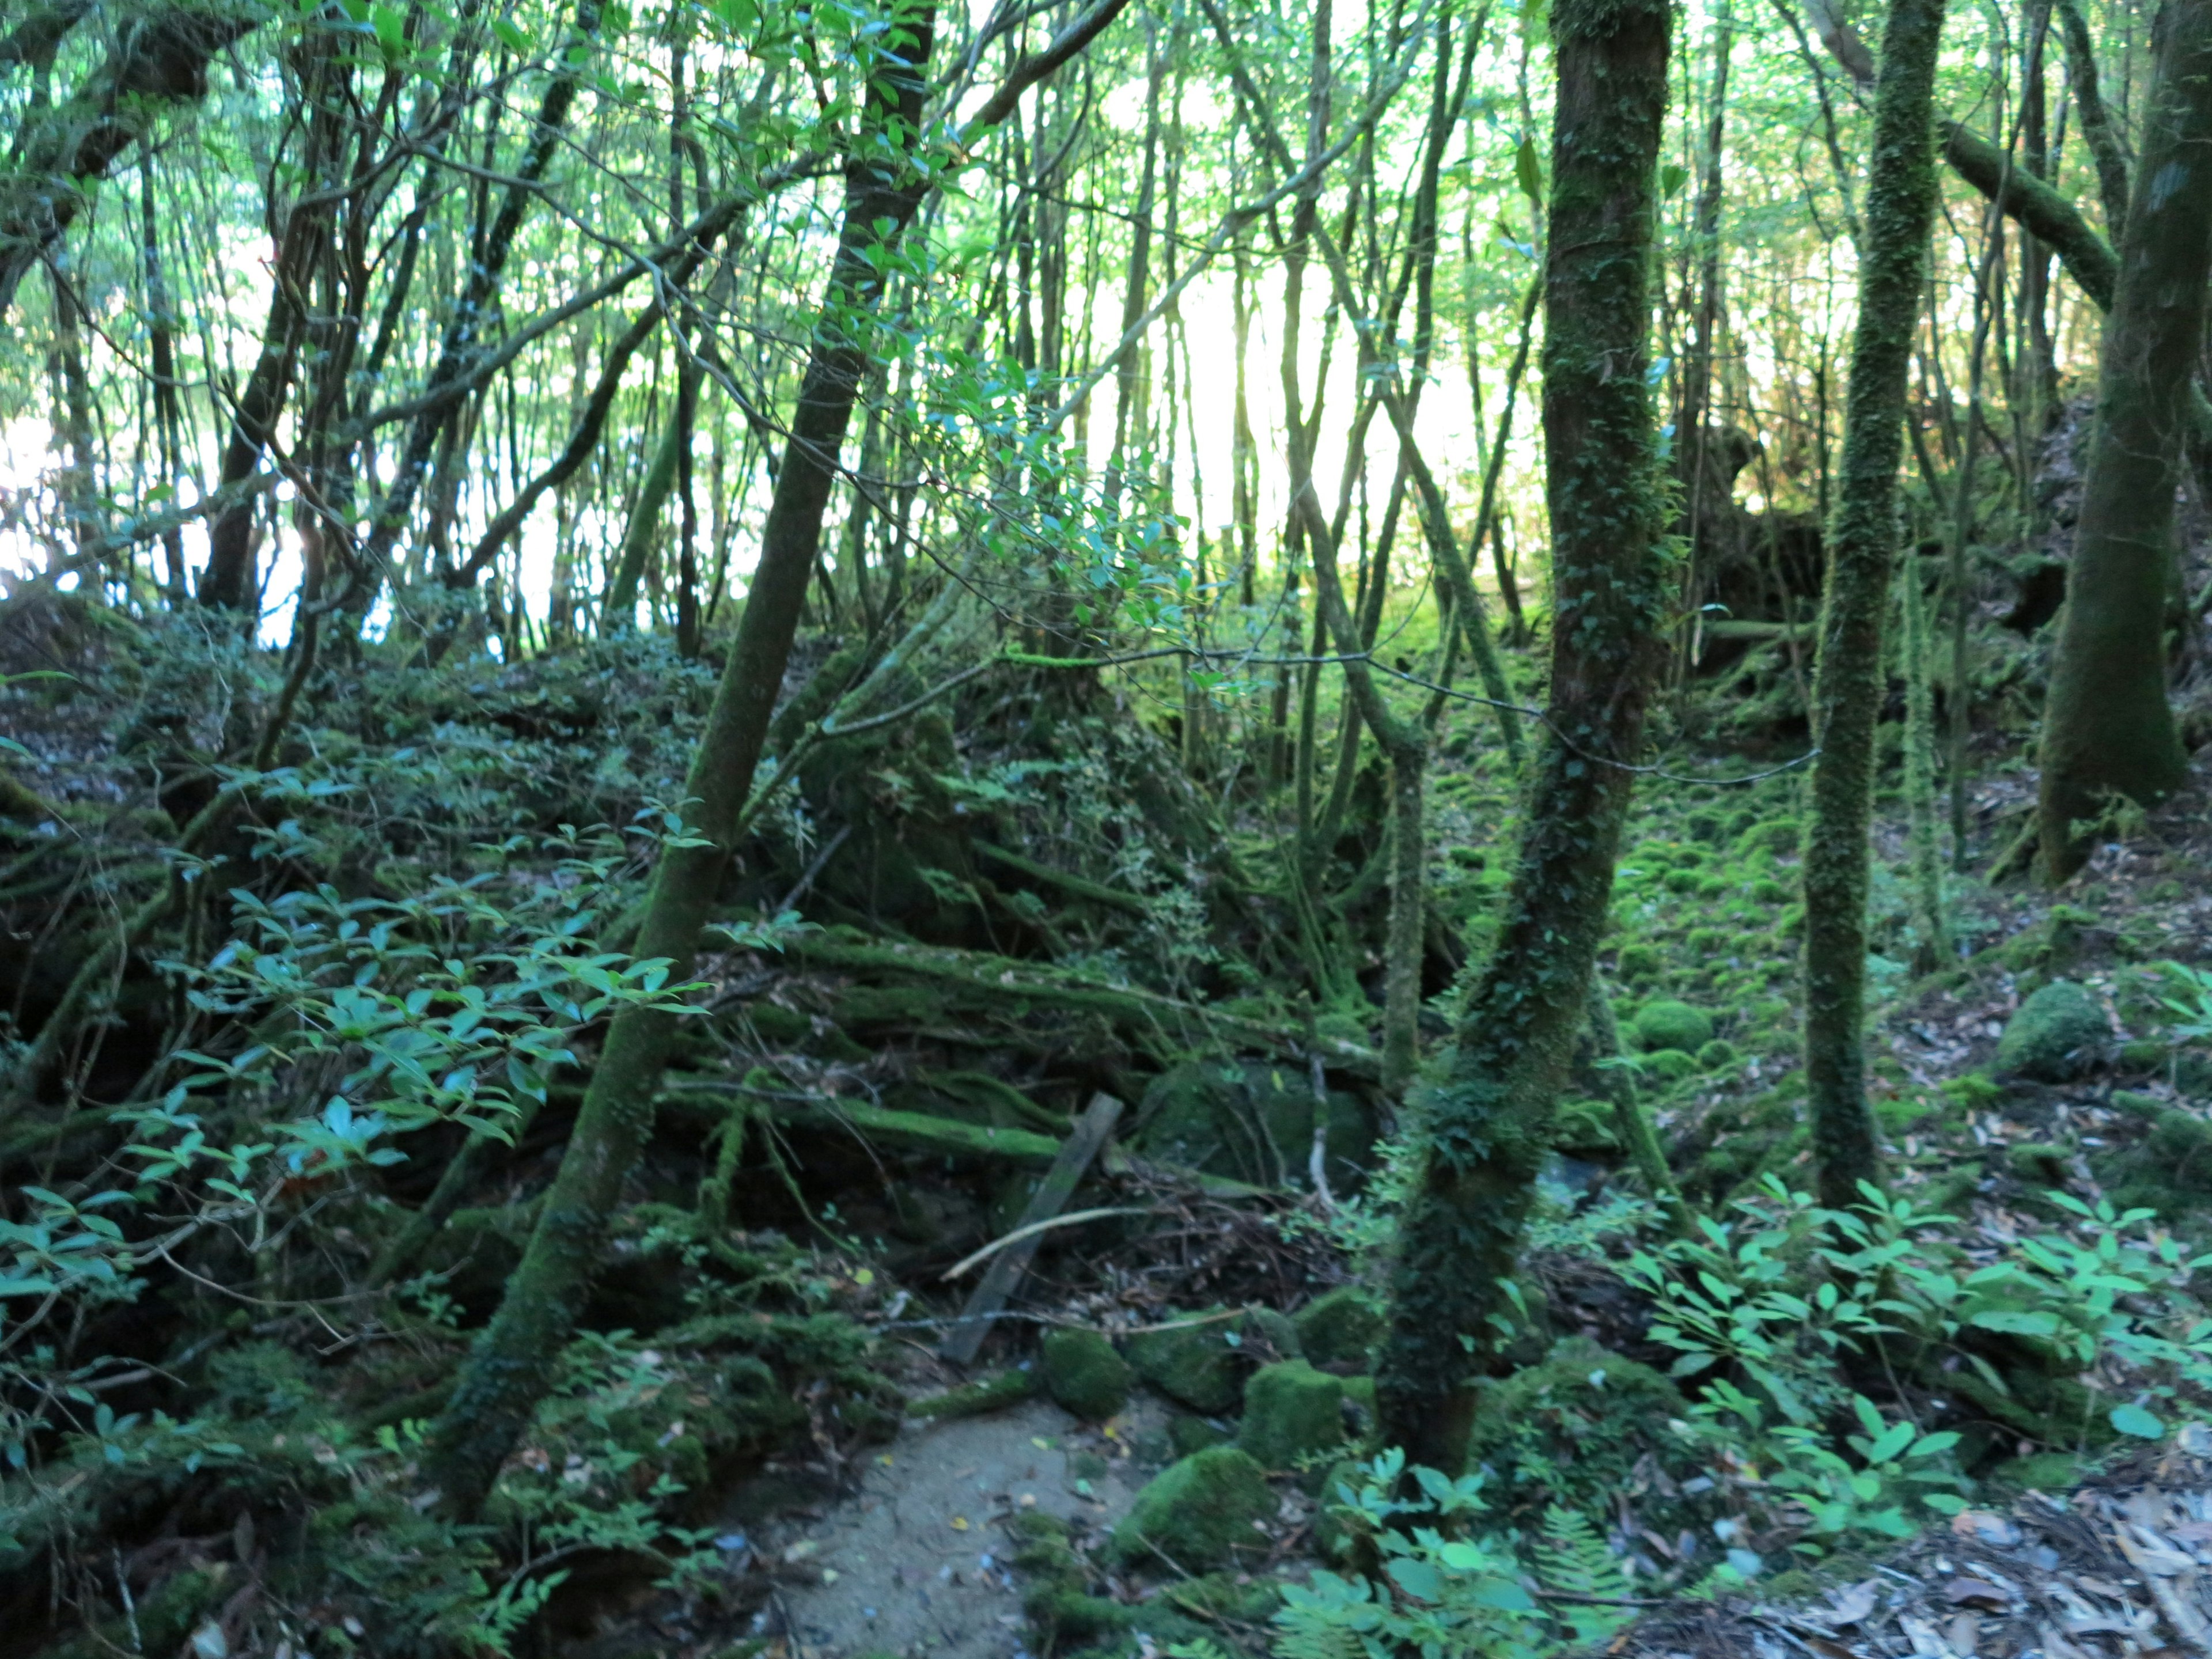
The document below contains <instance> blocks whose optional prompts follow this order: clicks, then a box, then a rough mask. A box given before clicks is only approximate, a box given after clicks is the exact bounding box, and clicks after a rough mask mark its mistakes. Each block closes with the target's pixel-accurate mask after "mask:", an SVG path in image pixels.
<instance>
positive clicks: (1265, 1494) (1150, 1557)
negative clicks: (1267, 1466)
mask: <svg viewBox="0 0 2212 1659" xmlns="http://www.w3.org/2000/svg"><path fill="white" fill-rule="evenodd" d="M1274 1513H1275V1495H1274V1493H1273V1492H1271V1491H1270V1490H1268V1486H1267V1476H1266V1474H1264V1473H1263V1472H1262V1471H1261V1468H1260V1465H1259V1464H1258V1463H1257V1462H1254V1461H1253V1459H1252V1457H1251V1456H1250V1455H1249V1454H1248V1453H1246V1452H1244V1451H1243V1450H1240V1449H1238V1448H1237V1447H1235V1446H1214V1447H1211V1448H1209V1449H1206V1450H1205V1451H1202V1452H1194V1453H1193V1454H1192V1455H1190V1456H1188V1457H1186V1458H1183V1459H1182V1460H1180V1461H1179V1462H1174V1463H1170V1464H1169V1465H1168V1467H1167V1468H1164V1469H1162V1470H1161V1471H1160V1472H1159V1473H1158V1474H1156V1475H1154V1476H1153V1477H1152V1480H1149V1481H1148V1482H1146V1485H1145V1487H1144V1489H1143V1490H1142V1491H1141V1492H1139V1493H1138V1494H1137V1499H1136V1502H1135V1503H1134V1504H1131V1505H1130V1508H1129V1513H1128V1514H1127V1516H1125V1517H1123V1519H1122V1521H1121V1524H1120V1525H1119V1526H1117V1527H1115V1528H1114V1535H1113V1539H1112V1542H1111V1545H1110V1549H1111V1553H1112V1554H1113V1556H1114V1559H1116V1560H1118V1561H1121V1562H1126V1563H1132V1564H1146V1563H1149V1564H1152V1565H1169V1564H1172V1566H1173V1567H1174V1568H1176V1569H1180V1570H1182V1571H1193V1572H1194V1571H1206V1570H1209V1569H1212V1568H1215V1567H1225V1566H1228V1565H1231V1563H1232V1562H1233V1561H1234V1560H1235V1559H1236V1558H1237V1555H1238V1554H1239V1553H1246V1552H1249V1553H1261V1552H1263V1551H1264V1550H1266V1549H1267V1537H1266V1535H1265V1534H1262V1533H1261V1531H1260V1530H1259V1528H1258V1527H1257V1526H1256V1525H1255V1523H1256V1522H1263V1521H1266V1520H1267V1519H1269V1518H1270V1517H1272V1516H1273V1514H1274ZM1163 1558H1164V1559H1163Z"/></svg>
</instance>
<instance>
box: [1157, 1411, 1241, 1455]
mask: <svg viewBox="0 0 2212 1659" xmlns="http://www.w3.org/2000/svg"><path fill="white" fill-rule="evenodd" d="M1234 1438H1235V1436H1234V1435H1232V1434H1231V1432H1230V1431H1228V1430H1227V1429H1225V1428H1223V1427H1222V1426H1221V1425H1219V1424H1218V1423H1216V1422H1214V1421H1213V1420H1212V1419H1210V1418H1204V1417H1194V1416H1192V1415H1191V1414H1190V1413H1188V1412H1177V1413H1176V1414H1175V1415H1174V1416H1173V1417H1170V1419H1168V1444H1169V1445H1170V1447H1172V1448H1173V1449H1174V1451H1175V1455H1176V1456H1177V1457H1188V1456H1189V1455H1191V1454H1192V1453H1193V1452H1202V1451H1204V1450H1205V1449H1206V1448H1207V1447H1209V1446H1219V1445H1225V1444H1226V1443H1228V1442H1229V1441H1231V1440H1232V1439H1234Z"/></svg>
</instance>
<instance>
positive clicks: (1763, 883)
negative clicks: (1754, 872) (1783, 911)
mask: <svg viewBox="0 0 2212 1659" xmlns="http://www.w3.org/2000/svg"><path fill="white" fill-rule="evenodd" d="M1751 896H1752V897H1753V898H1754V899H1756V900H1758V901H1759V902H1760V903H1761V904H1787V903H1789V902H1790V900H1791V899H1792V898H1795V897H1796V894H1795V893H1793V892H1792V891H1791V890H1790V888H1789V887H1788V886H1786V885H1785V884H1783V883H1781V882H1778V881H1777V880H1775V879H1774V878H1773V877H1771V876H1761V877H1759V879H1758V880H1756V881H1754V882H1753V883H1752V884H1751Z"/></svg>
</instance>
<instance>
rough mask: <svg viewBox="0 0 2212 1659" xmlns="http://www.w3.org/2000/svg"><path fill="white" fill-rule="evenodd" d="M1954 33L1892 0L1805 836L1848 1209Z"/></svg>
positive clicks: (1836, 1172)
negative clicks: (1902, 520)
mask: <svg viewBox="0 0 2212 1659" xmlns="http://www.w3.org/2000/svg"><path fill="white" fill-rule="evenodd" d="M1942 32H1943V0H1891V6H1890V12H1889V20H1888V22H1887V26H1886V27H1884V29H1883V31H1882V43H1881V69H1880V71H1879V75H1878V77H1877V79H1876V82H1875V131H1874V155H1873V161H1872V164H1871V165H1870V166H1869V168H1868V173H1867V187H1866V204H1865V219H1864V223H1865V234H1863V236H1862V237H1861V239H1860V241H1859V296H1858V323H1857V327H1856V329H1855V330H1854V331H1853V335H1852V340H1851V375H1850V390H1849V392H1848V394H1847V396H1846V401H1845V405H1844V454H1843V462H1842V465H1841V467H1840V469H1839V471H1840V476H1839V477H1838V483H1837V491H1836V506H1835V513H1834V517H1833V518H1832V520H1831V521H1830V524H1829V526H1828V583H1827V592H1826V598H1825V600H1824V602H1823V604H1822V606H1821V611H1820V659H1819V665H1818V671H1817V675H1816V678H1815V680H1814V690H1813V718H1814V735H1815V737H1816V738H1817V739H1818V741H1819V743H1820V758H1819V759H1818V760H1816V761H1815V762H1814V769H1813V787H1812V796H1813V800H1812V818H1811V822H1810V823H1809V824H1808V826H1807V829H1806V836H1805V1077H1806V1085H1807V1092H1808V1101H1809V1105H1810V1109H1811V1111H1812V1115H1813V1143H1814V1155H1815V1157H1816V1158H1817V1159H1818V1161H1819V1166H1820V1200H1821V1202H1823V1203H1824V1204H1827V1205H1830V1206H1834V1207H1838V1208H1842V1207H1845V1206H1850V1205H1852V1204H1855V1203H1857V1201H1858V1197H1859V1192H1858V1183H1859V1182H1862V1181H1871V1180H1873V1179H1874V1178H1875V1175H1876V1173H1877V1170H1878V1168H1879V1158H1880V1148H1879V1146H1877V1144H1876V1142H1875V1131H1874V1118H1873V1115H1872V1114H1871V1113H1870V1112H1869V1110H1868V1108H1867V1099H1866V1053H1865V1030H1864V1028H1865V1023H1866V956H1867V866H1868V846H1867V843H1868V833H1869V827H1870V823H1871V820H1872V817H1873V814H1874V764H1875V752H1874V750H1875V744H1874V734H1875V720H1876V718H1877V717H1878V716H1879V714H1881V704H1882V699H1883V693H1884V691H1885V690H1886V684H1887V683H1886V679H1885V677H1884V674H1883V671H1882V661H1881V632H1882V617H1883V612H1884V611H1886V610H1887V608H1888V605H1889V593H1890V576H1891V572H1892V571H1893V569H1894V568H1895V562H1896V550H1897V538H1898V526H1897V469H1898V463H1899V459H1900V458H1901V457H1902V455H1903V453H1904V447H1905V385H1906V378H1907V375H1908V373H1909V371H1910V369H1911V359H1912V337H1913V331H1914V325H1915V324H1916V323H1917V321H1918V319H1919V315H1920V295H1921V289H1922V285H1923V282H1924V281H1925V261H1926V257H1927V248H1928V231H1929V223H1930V222H1931V221H1932V219H1933V217H1934V215H1935V210H1936V145H1935V137H1934V130H1933V128H1932V127H1931V125H1930V124H1929V123H1930V118H1931V113H1932V108H1931V106H1932V100H1933V94H1934V90H1935V78H1936V46H1937V44H1938V42H1939V40H1941V37H1942Z"/></svg>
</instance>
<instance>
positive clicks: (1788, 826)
mask: <svg viewBox="0 0 2212 1659" xmlns="http://www.w3.org/2000/svg"><path fill="white" fill-rule="evenodd" d="M1804 834H1805V832H1804V830H1803V829H1802V828H1801V827H1800V826H1799V824H1798V823H1797V820H1796V819H1795V818H1769V819H1767V820H1766V822H1765V823H1754V824H1753V825H1752V826H1751V828H1750V829H1747V830H1745V831H1744V832H1743V833H1742V834H1741V835H1740V836H1737V837H1736V842H1735V850H1736V851H1737V852H1738V853H1740V854H1745V855H1749V854H1753V853H1780V854H1790V853H1795V852H1796V850H1797V845H1798V843H1799V842H1801V841H1802V839H1803V838H1804Z"/></svg>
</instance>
